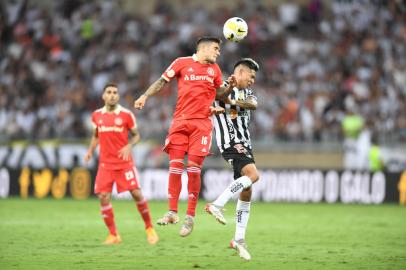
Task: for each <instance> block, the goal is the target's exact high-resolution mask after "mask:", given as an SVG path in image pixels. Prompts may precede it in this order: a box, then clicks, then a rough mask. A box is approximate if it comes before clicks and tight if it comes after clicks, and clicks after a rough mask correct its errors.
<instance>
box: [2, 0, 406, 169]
mask: <svg viewBox="0 0 406 270" xmlns="http://www.w3.org/2000/svg"><path fill="white" fill-rule="evenodd" d="M0 14H1V16H0V30H1V40H0V42H1V43H0V48H1V50H0V145H1V147H0V165H2V164H3V166H5V165H7V166H12V165H13V164H14V165H15V167H18V166H19V165H24V160H25V161H26V163H27V164H28V165H33V164H34V165H35V164H36V162H38V159H37V158H35V157H36V155H37V156H38V155H40V156H41V155H42V156H45V157H46V158H44V159H45V162H46V164H48V166H51V167H54V166H53V165H55V164H54V163H53V161H52V155H51V154H49V153H48V152H47V150H46V149H47V148H46V147H42V146H43V145H48V146H49V145H53V146H55V145H56V146H66V145H68V146H69V147H68V148H69V149H70V150H72V149H76V148H75V147H79V148H80V149H84V150H80V151H79V152H77V153H80V154H77V155H76V156H75V158H74V159H73V161H72V162H76V163H79V164H82V154H84V153H83V151H85V150H86V146H87V144H88V139H89V137H90V134H91V125H90V115H91V113H92V111H94V110H95V109H97V108H99V107H101V106H102V105H103V103H102V100H101V92H102V89H103V86H104V85H105V84H106V83H107V82H110V81H114V82H117V83H118V84H119V90H120V93H121V103H122V105H124V106H126V107H128V108H132V104H133V101H134V99H135V98H137V97H138V96H139V95H140V94H142V93H143V92H144V91H145V90H146V88H147V87H148V86H149V85H150V84H151V83H152V82H153V81H155V80H156V79H157V78H159V76H160V75H161V74H162V72H163V71H164V70H165V68H166V67H167V66H168V65H169V64H170V63H171V62H172V60H173V59H175V58H176V57H179V56H187V55H191V54H193V52H194V51H195V41H196V39H197V38H198V37H199V36H202V35H215V36H218V37H222V26H223V24H224V22H225V21H226V20H227V19H228V18H229V17H234V16H238V17H241V18H243V19H245V20H246V22H247V23H248V25H249V34H248V36H247V37H246V39H245V40H243V41H242V42H241V43H238V44H235V43H231V42H229V41H225V40H224V38H223V37H222V38H223V41H224V43H223V46H222V51H221V56H220V58H219V65H220V67H221V68H222V70H223V74H224V77H225V78H226V77H227V76H228V75H229V74H230V72H231V71H232V67H233V64H234V63H235V61H236V60H237V59H239V58H241V57H252V58H253V59H255V60H256V61H257V62H258V63H259V64H260V66H261V69H260V71H259V72H258V74H257V80H256V84H255V86H254V91H255V93H256V95H257V96H258V100H259V107H258V110H256V111H255V112H254V113H253V118H252V122H251V132H252V138H253V139H254V153H255V154H256V160H257V163H258V166H259V167H261V168H268V169H270V168H313V169H322V170H323V169H354V170H367V171H368V170H373V171H379V170H389V171H402V170H404V169H405V167H406V166H405V164H406V163H405V160H406V157H405V156H406V42H405V41H406V16H405V14H406V5H405V4H404V2H403V1H396V0H394V1H375V0H364V1H351V0H345V1H344V0H342V1H339V0H337V1H326V0H296V1H270V0H263V1H262V0H255V1H253V0H240V1H230V0H229V1H205V2H202V1H197V0H188V1H186V0H177V1H169V0H168V1H166V0H136V1H131V0H121V1H84V0H61V1H51V0H42V1H40V0H37V1H36V0H14V1H13V0H6V1H1V3H0ZM176 89H177V88H176V83H171V84H169V85H167V87H166V88H165V89H163V90H162V91H161V92H160V94H159V95H158V96H155V97H153V98H151V99H150V100H149V101H148V104H147V106H146V107H145V109H144V110H142V111H134V110H133V111H134V113H135V115H136V117H137V121H138V125H139V130H140V133H141V135H142V138H143V142H142V143H141V144H140V145H138V146H137V147H136V149H135V150H134V152H135V155H136V156H137V166H138V167H140V168H147V167H148V168H151V167H153V168H158V167H165V166H167V157H166V155H165V154H163V153H162V152H161V146H162V144H163V142H164V138H165V136H166V132H167V130H168V127H169V124H170V121H171V118H172V112H173V109H174V105H175V102H176ZM21 145H23V146H21ZM38 145H40V146H41V147H39V148H41V149H40V154H35V153H36V152H35V151H34V150H33V153H34V154H33V158H29V157H25V158H21V157H23V156H24V155H23V154H21V153H26V152H27V149H28V148H29V146H38ZM53 146H50V147H51V148H52V147H53ZM16 148H17V149H20V150H18V151H19V152H18V151H17V150H16ZM52 149H54V148H52ZM16 151H17V152H18V153H20V154H21V155H20V156H18V154H16V153H15V152H16ZM72 151H73V150H72ZM374 151H375V152H374ZM43 152H45V154H44V153H43ZM212 152H214V153H215V155H214V157H211V158H208V159H207V160H206V163H205V166H207V167H209V168H227V165H226V163H225V162H223V161H222V160H221V157H220V155H219V153H218V150H217V147H216V146H215V143H214V142H213V146H212ZM376 153H378V155H377V156H378V158H377V157H375V156H376V155H375V156H374V154H376ZM58 155H59V156H60V155H62V154H61V152H58V154H56V157H54V160H57V161H58V160H59V161H60V160H61V157H59V156H58ZM18 157H20V158H18ZM13 158H14V159H13ZM21 159H23V161H21ZM371 159H375V160H371ZM13 160H14V161H13ZM27 160H28V161H27ZM57 161H56V163H58V162H57ZM13 162H14V163H13ZM21 162H22V163H21ZM372 162H375V164H377V166H378V167H376V166H375V167H374V165H371V164H372ZM57 165H61V164H60V162H59V163H58V164H57ZM94 165H95V163H93V164H91V166H94ZM372 167H373V168H372Z"/></svg>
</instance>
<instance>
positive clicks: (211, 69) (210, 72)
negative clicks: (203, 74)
mask: <svg viewBox="0 0 406 270" xmlns="http://www.w3.org/2000/svg"><path fill="white" fill-rule="evenodd" d="M207 73H208V74H209V75H210V76H214V69H213V68H211V67H209V68H208V69H207Z"/></svg>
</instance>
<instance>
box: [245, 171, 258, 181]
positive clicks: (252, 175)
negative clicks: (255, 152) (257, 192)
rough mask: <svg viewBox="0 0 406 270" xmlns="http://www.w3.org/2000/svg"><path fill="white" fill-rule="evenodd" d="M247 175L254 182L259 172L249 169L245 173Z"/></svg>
mask: <svg viewBox="0 0 406 270" xmlns="http://www.w3.org/2000/svg"><path fill="white" fill-rule="evenodd" d="M245 175H246V176H248V178H249V179H250V180H251V181H252V183H255V182H256V181H258V180H259V173H258V171H257V170H254V171H250V172H249V173H247V174H245Z"/></svg>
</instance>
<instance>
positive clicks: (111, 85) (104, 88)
mask: <svg viewBox="0 0 406 270" xmlns="http://www.w3.org/2000/svg"><path fill="white" fill-rule="evenodd" d="M108 87H115V88H117V89H118V86H117V84H115V83H111V82H110V83H107V84H106V85H105V86H104V87H103V92H104V91H105V90H106V89H107V88H108Z"/></svg>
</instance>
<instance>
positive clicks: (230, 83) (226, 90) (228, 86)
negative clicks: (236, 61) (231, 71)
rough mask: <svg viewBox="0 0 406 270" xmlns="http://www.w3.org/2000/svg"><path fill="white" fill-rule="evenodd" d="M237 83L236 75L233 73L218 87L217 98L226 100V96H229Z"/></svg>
mask: <svg viewBox="0 0 406 270" xmlns="http://www.w3.org/2000/svg"><path fill="white" fill-rule="evenodd" d="M236 85H237V80H236V79H235V75H231V76H230V77H228V79H227V81H225V83H224V84H223V85H222V86H221V87H219V88H217V89H216V99H217V100H224V99H225V98H227V97H228V95H229V94H230V93H231V91H232V90H233V88H234V86H236Z"/></svg>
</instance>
